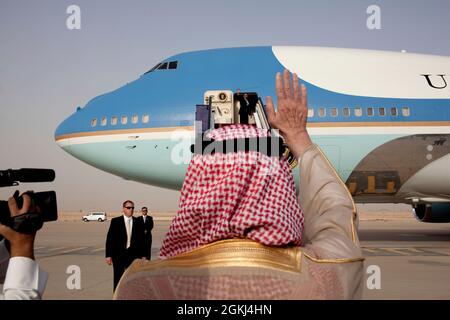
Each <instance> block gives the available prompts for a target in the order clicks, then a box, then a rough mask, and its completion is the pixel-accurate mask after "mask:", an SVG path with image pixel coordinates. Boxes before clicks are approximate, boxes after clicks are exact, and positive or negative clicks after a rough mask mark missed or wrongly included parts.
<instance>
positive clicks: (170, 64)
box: [169, 61, 178, 69]
mask: <svg viewBox="0 0 450 320" xmlns="http://www.w3.org/2000/svg"><path fill="white" fill-rule="evenodd" d="M177 66H178V61H170V62H169V69H176V68H177Z"/></svg>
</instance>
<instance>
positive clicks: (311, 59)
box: [55, 47, 450, 216]
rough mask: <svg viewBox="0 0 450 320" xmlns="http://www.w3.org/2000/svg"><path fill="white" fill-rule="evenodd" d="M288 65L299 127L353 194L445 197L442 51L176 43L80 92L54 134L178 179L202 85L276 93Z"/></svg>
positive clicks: (90, 156) (106, 162) (446, 61)
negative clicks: (79, 101)
mask: <svg viewBox="0 0 450 320" xmlns="http://www.w3.org/2000/svg"><path fill="white" fill-rule="evenodd" d="M285 68H286V69H288V70H289V71H291V72H296V73H297V74H298V76H299V78H300V81H301V82H302V83H304V84H305V85H306V87H307V90H308V108H309V112H308V131H309V133H310V135H311V136H312V139H313V141H314V142H315V143H316V144H318V145H319V146H320V147H321V148H322V150H323V151H324V152H325V154H326V155H327V156H328V158H329V160H330V161H331V163H332V164H333V165H334V166H335V168H336V170H337V171H338V173H339V174H340V176H341V178H342V180H343V181H344V182H346V184H347V186H348V188H349V190H350V192H351V193H352V195H353V196H354V199H355V200H356V201H358V202H403V203H412V204H432V203H439V204H443V203H447V202H449V201H450V170H449V168H450V155H449V153H450V57H443V56H431V55H421V54H410V53H396V52H385V51H370V50H356V49H336V48H314V47H247V48H229V49H214V50H205V51H196V52H188V53H182V54H179V55H176V56H173V57H170V58H168V59H166V60H164V61H162V62H161V63H160V64H158V65H157V66H156V68H154V69H153V70H151V71H150V72H147V73H145V74H144V75H142V76H141V77H140V78H139V79H137V80H135V81H133V82H131V83H128V84H127V85H125V86H123V87H121V88H119V89H117V90H115V91H112V92H110V93H107V94H103V95H101V96H98V97H96V98H94V99H92V100H91V101H89V103H87V105H86V106H85V107H83V108H79V109H78V110H77V111H76V112H75V113H74V114H72V115H71V116H70V117H69V118H67V119H66V120H65V121H64V122H62V123H61V124H60V126H59V127H58V128H57V130H56V133H55V139H56V141H57V143H58V144H59V145H60V146H61V147H62V148H63V149H64V150H65V151H67V152H68V153H70V154H71V155H73V156H74V157H76V158H78V159H80V160H82V161H84V162H86V163H88V164H90V165H92V166H94V167H97V168H99V169H101V170H104V171H107V172H110V173H112V174H115V175H118V176H121V177H123V178H125V179H129V180H135V181H139V182H143V183H146V184H150V185H155V186H159V187H165V188H170V189H180V188H181V186H182V183H183V179H184V175H185V172H186V168H187V165H188V163H189V159H190V156H191V153H190V150H189V147H190V145H191V144H192V143H193V142H194V120H195V106H196V105H197V104H201V103H202V102H203V94H204V92H205V91H208V90H222V89H226V90H232V91H234V92H235V91H237V90H238V89H239V90H240V91H241V92H246V91H252V92H257V93H258V95H259V96H260V97H262V98H263V100H265V97H266V96H272V97H273V98H275V99H274V100H275V103H276V95H275V84H274V79H275V74H276V73H277V72H280V71H282V70H283V69H285ZM295 176H296V177H297V176H298V175H297V174H295ZM449 209H450V206H449ZM448 212H449V213H450V210H448ZM449 216H450V214H449Z"/></svg>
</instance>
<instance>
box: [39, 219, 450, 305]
mask: <svg viewBox="0 0 450 320" xmlns="http://www.w3.org/2000/svg"><path fill="white" fill-rule="evenodd" d="M78 216H79V217H78ZM81 216H82V214H81V213H78V214H77V213H75V214H72V216H70V218H69V215H62V216H61V215H60V219H59V221H56V222H50V223H46V224H45V225H44V227H43V229H42V230H41V231H39V233H38V235H37V239H36V246H35V251H36V252H35V253H36V259H37V261H38V262H39V264H40V265H41V267H42V268H44V269H45V270H46V271H47V272H48V273H49V274H50V277H49V280H48V282H47V287H46V290H45V293H44V297H43V298H44V299H46V300H79V299H80V300H109V299H111V298H112V277H113V271H112V267H111V266H108V265H107V264H106V263H105V259H104V256H105V251H104V245H105V239H106V233H107V231H108V228H109V221H110V220H107V221H106V222H82V221H81ZM172 217H173V214H159V215H154V221H155V227H154V229H153V249H152V259H157V258H158V252H159V248H160V246H161V244H162V241H163V238H164V235H165V234H166V232H167V231H168V228H169V225H170V221H171V219H172ZM358 234H359V238H360V241H361V247H362V250H363V255H364V256H365V258H366V260H365V271H366V274H365V279H364V293H363V299H450V272H449V270H450V223H444V224H430V223H422V222H419V221H417V220H415V219H414V218H413V217H412V215H411V214H410V213H409V212H405V213H389V212H375V213H368V214H361V216H360V223H359V232H358ZM375 273H379V275H380V277H379V278H377V279H378V280H379V281H378V280H377V281H375V282H374V278H373V276H374V274H375ZM78 280H79V281H78Z"/></svg>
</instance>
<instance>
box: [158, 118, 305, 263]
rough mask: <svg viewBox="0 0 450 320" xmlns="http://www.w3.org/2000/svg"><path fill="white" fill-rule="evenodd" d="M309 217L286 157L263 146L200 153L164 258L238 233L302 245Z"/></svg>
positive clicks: (241, 128) (215, 135)
mask: <svg viewBox="0 0 450 320" xmlns="http://www.w3.org/2000/svg"><path fill="white" fill-rule="evenodd" d="M209 136H210V138H212V139H214V140H216V141H223V140H228V139H241V138H256V137H267V136H268V133H267V132H266V131H264V130H260V129H258V128H255V127H253V126H250V125H242V124H239V125H230V126H226V127H222V128H219V129H215V130H212V131H211V133H210V134H209ZM303 222H304V219H303V213H302V211H301V209H300V206H299V204H298V202H297V196H296V192H295V184H294V178H293V175H292V171H291V169H290V167H289V164H288V162H287V161H286V160H285V159H280V158H278V157H268V156H266V155H264V154H261V153H259V152H257V151H250V152H245V151H238V152H232V153H225V154H224V153H218V152H216V153H214V154H206V155H198V154H195V155H194V157H193V158H192V160H191V162H190V164H189V167H188V170H187V173H186V177H185V180H184V184H183V187H182V189H181V195H180V205H179V210H178V213H177V215H176V216H175V218H174V219H173V221H172V224H171V226H170V229H169V232H168V233H167V235H166V237H165V239H164V242H163V245H162V247H161V251H160V258H162V259H165V258H170V257H173V256H175V255H178V254H180V253H183V252H188V251H191V250H193V249H195V248H197V247H200V246H202V245H204V244H207V243H210V242H213V241H216V240H220V239H227V238H234V237H241V238H249V239H253V240H255V241H258V242H260V243H262V244H265V245H273V246H282V245H287V244H294V245H300V244H301V236H302V230H303Z"/></svg>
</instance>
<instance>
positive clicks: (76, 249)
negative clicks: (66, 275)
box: [60, 247, 87, 253]
mask: <svg viewBox="0 0 450 320" xmlns="http://www.w3.org/2000/svg"><path fill="white" fill-rule="evenodd" d="M86 248H87V247H78V248H74V249H69V250H65V251H61V252H60V253H69V252H74V251H78V250H81V249H86Z"/></svg>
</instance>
